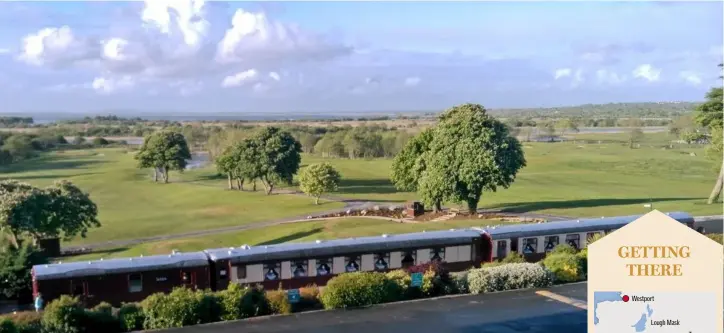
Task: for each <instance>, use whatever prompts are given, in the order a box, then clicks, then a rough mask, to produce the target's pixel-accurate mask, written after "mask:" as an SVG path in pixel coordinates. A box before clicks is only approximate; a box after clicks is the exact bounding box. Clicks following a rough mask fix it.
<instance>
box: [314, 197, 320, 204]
mask: <svg viewBox="0 0 724 333" xmlns="http://www.w3.org/2000/svg"><path fill="white" fill-rule="evenodd" d="M314 204H315V205H319V196H318V195H317V196H315V197H314Z"/></svg>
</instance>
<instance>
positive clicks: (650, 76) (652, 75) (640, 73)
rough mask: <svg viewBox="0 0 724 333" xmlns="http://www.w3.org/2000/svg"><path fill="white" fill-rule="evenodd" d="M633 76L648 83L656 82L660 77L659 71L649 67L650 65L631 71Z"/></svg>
mask: <svg viewBox="0 0 724 333" xmlns="http://www.w3.org/2000/svg"><path fill="white" fill-rule="evenodd" d="M633 76H634V77H637V78H642V79H645V80H647V81H649V82H654V81H658V80H659V78H660V77H661V70H660V69H658V68H655V67H653V66H651V65H650V64H643V65H640V66H638V67H636V69H634V70H633Z"/></svg>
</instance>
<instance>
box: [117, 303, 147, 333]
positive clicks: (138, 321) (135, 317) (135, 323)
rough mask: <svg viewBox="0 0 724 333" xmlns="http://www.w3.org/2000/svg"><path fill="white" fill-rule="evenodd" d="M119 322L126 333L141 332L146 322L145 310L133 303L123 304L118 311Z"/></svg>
mask: <svg viewBox="0 0 724 333" xmlns="http://www.w3.org/2000/svg"><path fill="white" fill-rule="evenodd" d="M118 320H119V321H120V324H121V328H122V329H123V330H124V331H125V332H131V331H138V330H141V329H143V322H144V320H145V316H144V314H143V308H141V307H140V306H138V305H137V304H133V303H130V304H123V305H121V308H120V309H119V310H118Z"/></svg>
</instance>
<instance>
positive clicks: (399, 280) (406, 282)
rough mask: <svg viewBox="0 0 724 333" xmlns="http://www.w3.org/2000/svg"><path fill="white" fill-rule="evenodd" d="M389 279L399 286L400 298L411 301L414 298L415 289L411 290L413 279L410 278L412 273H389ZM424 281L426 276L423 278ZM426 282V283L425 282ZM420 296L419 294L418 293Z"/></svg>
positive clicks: (400, 270)
mask: <svg viewBox="0 0 724 333" xmlns="http://www.w3.org/2000/svg"><path fill="white" fill-rule="evenodd" d="M385 276H386V277H387V279H388V280H389V281H390V282H391V283H394V284H396V285H397V288H398V290H399V291H400V296H401V297H400V298H402V299H411V298H414V297H415V296H416V295H413V294H412V291H414V290H413V289H411V288H410V284H411V283H412V277H410V273H408V272H407V271H405V270H402V269H396V270H394V271H389V272H387V273H386V274H385ZM423 280H424V276H423ZM423 282H424V281H423ZM418 294H419V292H418Z"/></svg>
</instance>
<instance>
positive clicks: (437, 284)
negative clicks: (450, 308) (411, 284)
mask: <svg viewBox="0 0 724 333" xmlns="http://www.w3.org/2000/svg"><path fill="white" fill-rule="evenodd" d="M407 272H409V273H410V274H412V273H423V276H422V286H420V288H419V289H418V288H412V289H408V295H410V296H412V297H416V296H424V297H433V296H439V295H445V294H454V293H457V291H456V290H455V285H454V283H453V280H452V278H451V277H450V271H448V270H447V268H445V267H444V266H443V264H442V263H440V262H436V261H433V262H429V263H425V264H420V265H416V266H412V267H409V268H407ZM416 289H417V290H416ZM415 293H417V294H418V295H415Z"/></svg>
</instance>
